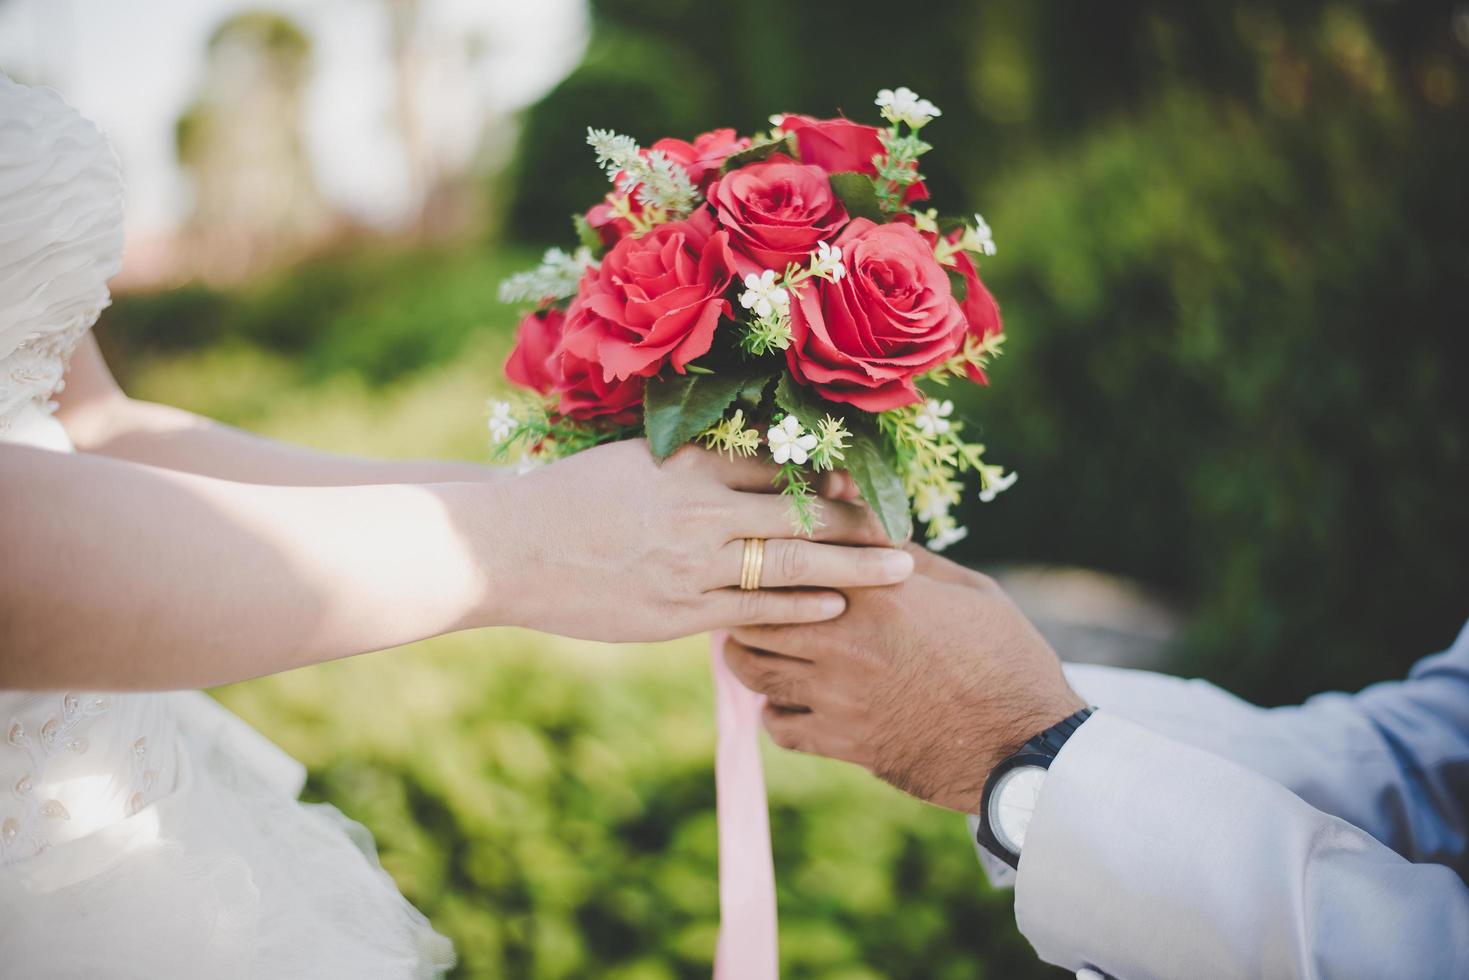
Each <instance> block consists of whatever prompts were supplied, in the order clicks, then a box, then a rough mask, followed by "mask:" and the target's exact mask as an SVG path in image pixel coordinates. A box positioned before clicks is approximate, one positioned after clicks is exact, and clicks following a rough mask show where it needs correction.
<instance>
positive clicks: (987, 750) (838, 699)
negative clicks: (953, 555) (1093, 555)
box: [725, 547, 1085, 813]
mask: <svg viewBox="0 0 1469 980" xmlns="http://www.w3.org/2000/svg"><path fill="white" fill-rule="evenodd" d="M910 550H911V551H912V553H913V555H914V558H915V560H916V561H917V573H916V574H914V575H913V577H912V578H910V579H908V580H907V581H906V582H904V583H902V584H901V585H895V586H891V587H888V588H880V589H857V590H852V591H851V592H849V593H848V597H847V598H848V605H847V611H846V612H845V613H844V614H843V615H842V616H841V617H840V618H838V619H835V620H832V621H830V622H826V623H819V624H815V625H810V626H759V627H746V628H742V629H736V630H735V631H734V634H733V638H732V640H731V641H730V643H729V645H728V647H727V648H726V651H725V659H726V660H727V661H728V663H729V666H730V668H731V669H732V670H733V671H734V672H735V674H736V676H738V677H739V678H740V680H741V681H743V682H744V684H745V685H746V686H747V687H749V688H751V689H752V690H755V691H759V692H761V693H763V694H766V695H767V696H768V697H769V699H770V703H769V705H768V706H767V707H766V710H765V727H766V729H767V730H768V731H769V732H770V735H771V737H772V738H773V739H774V740H775V741H776V742H777V743H778V744H780V745H782V746H784V747H785V748H788V749H795V750H797V751H801V752H813V753H816V754H818V755H825V756H830V757H832V758H836V759H843V760H846V761H848V762H854V763H856V764H858V765H861V766H864V767H866V768H868V769H870V770H872V772H873V773H874V774H876V775H877V776H878V777H880V778H882V779H885V780H887V781H888V782H890V783H892V784H893V785H894V786H896V787H898V788H899V789H901V790H903V791H904V792H907V793H911V794H912V795H914V796H917V797H919V798H920V799H924V800H928V801H929V802H931V803H936V804H938V805H939V806H944V807H948V808H950V809H953V810H960V811H964V812H966V813H973V812H975V811H976V810H977V809H978V807H979V798H980V794H981V792H982V790H983V788H984V781H985V778H986V777H987V776H988V775H989V772H990V770H991V769H992V768H993V767H994V766H995V764H996V763H998V762H999V761H1000V760H1002V759H1004V758H1005V757H1006V756H1007V755H1009V754H1010V753H1011V752H1013V751H1015V749H1017V748H1019V747H1020V745H1021V744H1022V743H1024V742H1025V740H1026V739H1028V738H1030V737H1031V736H1032V735H1035V734H1036V733H1038V732H1040V731H1043V730H1044V729H1046V728H1048V727H1050V726H1051V725H1053V724H1055V723H1056V722H1058V721H1060V720H1061V719H1063V718H1065V717H1066V716H1067V715H1070V714H1071V713H1072V712H1074V711H1077V710H1078V709H1080V708H1082V707H1084V706H1085V703H1084V702H1083V701H1082V700H1081V699H1080V698H1079V697H1077V696H1076V694H1075V693H1074V692H1073V691H1072V690H1071V689H1070V687H1068V686H1067V684H1066V679H1065V678H1064V677H1063V676H1062V673H1061V664H1060V661H1059V660H1058V659H1057V657H1056V654H1055V653H1054V652H1053V651H1052V650H1051V648H1050V646H1049V645H1048V644H1047V643H1046V641H1045V640H1044V639H1042V638H1041V635H1040V634H1039V633H1037V632H1036V630H1035V628H1034V627H1033V626H1032V625H1031V624H1030V622H1029V621H1028V620H1026V618H1025V617H1024V616H1023V615H1022V614H1021V613H1020V611H1019V610H1018V609H1016V608H1015V606H1014V604H1013V603H1011V602H1010V600H1009V598H1007V597H1006V596H1005V594H1004V593H1003V592H1002V591H1000V588H999V586H997V585H996V584H995V583H994V581H993V580H992V579H990V578H988V577H987V576H984V575H980V574H979V573H977V572H971V571H969V570H967V569H964V568H962V567H960V566H958V565H955V564H953V563H952V562H949V561H945V560H944V559H942V558H939V557H937V556H935V555H931V554H929V553H927V552H926V551H923V550H922V549H920V548H916V547H913V548H911V549H910Z"/></svg>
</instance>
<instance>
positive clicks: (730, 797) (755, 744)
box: [711, 633, 780, 980]
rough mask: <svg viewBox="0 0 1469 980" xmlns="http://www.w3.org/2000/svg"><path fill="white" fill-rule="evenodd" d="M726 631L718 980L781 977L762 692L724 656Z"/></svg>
mask: <svg viewBox="0 0 1469 980" xmlns="http://www.w3.org/2000/svg"><path fill="white" fill-rule="evenodd" d="M725 639H726V634H724V633H716V634H714V642H713V649H712V650H711V657H712V660H713V663H714V713H715V720H716V722H717V723H718V726H719V741H718V744H717V746H716V748H715V754H714V783H715V787H716V792H717V803H716V807H717V811H718V823H719V945H718V947H717V948H716V950H715V953H714V977H715V980H776V977H777V976H778V975H779V972H780V970H779V965H778V963H779V957H778V955H777V952H776V926H775V865H774V862H773V861H772V860H771V857H770V813H769V808H768V806H767V805H766V802H765V770H764V769H763V768H762V767H761V765H760V709H761V708H763V707H764V706H765V697H764V695H760V694H756V693H754V692H753V691H751V690H749V689H748V688H746V687H745V686H744V685H743V684H741V683H740V682H739V681H738V680H737V679H736V678H735V676H734V674H732V673H730V670H729V667H728V666H727V665H726V664H725V662H724V641H725Z"/></svg>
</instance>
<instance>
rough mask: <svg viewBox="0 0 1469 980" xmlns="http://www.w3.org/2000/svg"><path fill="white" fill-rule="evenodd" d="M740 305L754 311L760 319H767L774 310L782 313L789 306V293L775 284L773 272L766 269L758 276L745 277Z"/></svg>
mask: <svg viewBox="0 0 1469 980" xmlns="http://www.w3.org/2000/svg"><path fill="white" fill-rule="evenodd" d="M740 305H741V306H743V307H744V308H745V309H747V310H754V311H755V315H756V316H758V317H759V318H760V319H762V320H764V319H767V318H769V317H770V316H771V314H773V313H774V312H775V311H776V310H780V311H781V312H782V313H784V312H785V311H786V310H787V309H789V308H790V305H791V296H790V293H787V292H786V291H785V289H784V288H783V287H781V286H779V285H777V284H776V282H775V270H774V269H766V270H765V271H764V272H762V273H760V274H759V275H758V276H757V275H755V273H753V272H752V273H750V274H749V275H747V276H745V291H744V292H743V293H740Z"/></svg>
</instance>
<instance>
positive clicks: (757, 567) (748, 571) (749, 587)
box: [740, 538, 765, 592]
mask: <svg viewBox="0 0 1469 980" xmlns="http://www.w3.org/2000/svg"><path fill="white" fill-rule="evenodd" d="M764 568H765V539H764V538H746V539H745V559H744V561H743V562H742V563H741V565H740V588H741V589H743V590H744V591H746V592H753V591H755V590H756V589H758V588H760V573H761V572H762V571H763V570H764Z"/></svg>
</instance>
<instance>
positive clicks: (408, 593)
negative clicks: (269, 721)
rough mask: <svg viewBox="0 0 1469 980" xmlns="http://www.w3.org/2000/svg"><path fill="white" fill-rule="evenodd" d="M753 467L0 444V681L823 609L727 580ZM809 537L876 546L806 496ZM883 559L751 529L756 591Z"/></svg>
mask: <svg viewBox="0 0 1469 980" xmlns="http://www.w3.org/2000/svg"><path fill="white" fill-rule="evenodd" d="M772 472H773V468H772V467H770V466H768V465H765V464H758V463H754V462H753V461H744V462H737V463H731V462H727V461H724V460H722V459H720V458H719V457H717V456H714V455H713V454H710V453H706V452H704V451H702V450H695V449H686V450H684V451H682V452H680V453H679V454H678V455H676V456H675V457H674V458H673V459H671V460H669V461H668V462H667V463H665V464H664V465H663V466H661V467H659V466H656V465H655V464H654V463H653V461H652V458H651V457H650V456H649V454H648V451H647V447H646V446H645V445H643V444H642V443H640V442H629V443H618V444H615V445H611V446H604V447H601V448H599V449H594V450H590V451H588V452H585V453H582V454H580V455H578V456H576V457H572V458H571V459H567V460H565V461H563V462H561V463H557V464H554V465H552V466H549V467H546V468H544V469H541V470H538V471H536V472H534V473H531V474H529V475H527V476H525V477H522V478H519V479H513V480H504V481H496V482H490V483H444V484H434V485H423V486H413V485H377V486H360V487H273V486H262V485H257V484H244V483H234V482H229V481H225V480H218V479H213V478H209V477H202V476H197V475H193V474H186V473H178V472H174V471H170V470H164V469H158V468H154V467H150V466H143V465H139V464H135V463H129V462H124V461H120V460H114V459H108V458H106V457H102V456H97V455H92V454H87V453H55V452H51V451H48V450H43V449H33V448H28V447H24V446H19V445H6V444H3V443H0V487H3V488H4V489H3V494H0V542H3V553H4V560H3V561H0V688H7V687H16V688H31V689H55V688H64V687H71V686H79V687H85V688H92V689H139V688H142V689H158V688H177V687H200V686H208V685H214V684H220V683H225V682H228V681H234V680H240V679H243V678H247V677H254V676H257V675H261V674H268V673H272V672H275V671H280V670H286V669H289V668H292V667H298V666H302V665H304V664H310V663H315V662H318V661H322V660H329V659H332V658H336V657H343V656H348V655H351V654H356V653H362V652H366V651H369V650H377V649H382V648H384V647H389V646H394V645H397V644H400V643H406V642H408V641H411V640H415V639H418V638H421V637H425V636H429V635H433V634H437V633H443V632H448V631H451V630H457V629H463V628H466V627H472V626H489V625H518V626H528V627H532V628H535V629H541V630H545V631H549V632H557V633H564V634H570V635H576V636H582V637H588V638H593V639H600V640H611V641H617V640H654V639H664V638H669V637H675V636H682V635H687V634H690V633H696V632H700V631H703V630H706V629H711V628H716V627H720V626H728V625H734V624H737V623H755V622H774V623H780V622H804V621H816V620H822V619H829V618H831V617H833V616H836V615H839V614H840V612H841V611H842V609H843V608H844V602H843V600H842V598H841V596H840V594H839V593H836V592H831V591H815V590H808V591H777V590H775V589H764V590H761V591H757V592H741V591H739V590H738V589H735V588H733V586H734V585H736V584H737V583H738V581H739V572H740V557H741V553H742V545H741V541H740V538H742V537H745V536H750V537H757V536H758V537H768V538H779V537H780V536H781V535H785V534H789V533H790V528H791V525H790V515H789V512H788V510H787V505H786V503H785V502H784V501H783V500H782V499H781V498H780V497H778V496H776V495H773V494H770V493H765V492H755V491H759V490H763V489H768V486H769V481H770V477H771V473H772ZM823 517H824V519H825V522H826V523H825V527H824V528H823V529H822V530H821V532H819V535H818V536H819V537H822V538H825V539H827V540H829V541H846V542H851V543H854V544H870V543H876V542H877V541H879V540H881V538H880V533H881V532H880V531H878V530H877V527H876V523H875V520H874V519H873V518H872V516H871V514H870V512H868V511H866V509H865V508H862V507H861V506H859V505H857V504H853V503H849V502H846V501H839V500H832V501H825V502H823ZM911 568H912V561H911V559H910V558H909V557H908V556H907V555H906V554H904V553H902V552H899V551H893V550H890V549H883V548H870V547H840V546H838V545H835V544H824V543H818V542H812V541H791V540H772V541H770V542H769V545H768V546H767V556H766V574H765V576H764V584H765V585H767V586H818V585H819V586H827V587H832V588H837V587H846V586H864V585H879V584H886V583H890V582H894V581H898V580H901V579H902V578H904V577H906V575H907V574H908V572H909V571H911Z"/></svg>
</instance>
